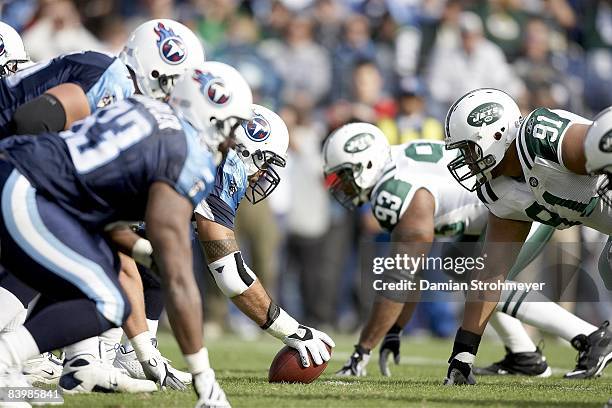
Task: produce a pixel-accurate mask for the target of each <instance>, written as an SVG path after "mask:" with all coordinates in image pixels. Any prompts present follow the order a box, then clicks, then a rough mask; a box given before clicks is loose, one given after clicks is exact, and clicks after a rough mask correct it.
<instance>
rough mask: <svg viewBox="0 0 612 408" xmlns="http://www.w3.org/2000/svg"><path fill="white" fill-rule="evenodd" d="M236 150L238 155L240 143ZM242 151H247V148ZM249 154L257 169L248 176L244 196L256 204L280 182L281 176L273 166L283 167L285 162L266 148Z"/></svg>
mask: <svg viewBox="0 0 612 408" xmlns="http://www.w3.org/2000/svg"><path fill="white" fill-rule="evenodd" d="M236 150H238V151H239V155H240V145H238V146H236ZM243 152H245V153H248V151H247V150H244V151H243ZM251 156H252V161H253V164H254V165H255V166H256V167H257V169H258V170H257V172H256V173H255V174H253V175H251V176H249V187H248V189H247V191H246V194H245V196H246V198H247V200H249V201H250V202H251V204H257V203H258V202H260V201H262V200H264V199H265V198H266V197H268V196H269V195H270V194H272V192H273V191H274V190H275V189H276V187H277V186H278V185H279V184H280V181H281V178H280V176H279V175H278V173H277V172H276V170H275V169H274V167H275V166H276V167H285V166H286V165H287V162H286V160H285V159H284V158H282V157H280V156H279V155H277V154H276V153H274V152H271V151H267V150H264V151H261V150H257V151H255V152H254V153H253V154H252V155H251Z"/></svg>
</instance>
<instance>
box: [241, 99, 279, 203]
mask: <svg viewBox="0 0 612 408" xmlns="http://www.w3.org/2000/svg"><path fill="white" fill-rule="evenodd" d="M288 147H289V131H288V130H287V125H285V122H284V121H283V120H282V119H281V117H280V116H278V115H277V114H276V113H274V112H272V111H271V110H270V109H268V108H265V107H263V106H261V105H256V104H253V117H252V119H251V120H245V121H243V122H242V124H241V126H240V127H238V128H237V129H236V146H235V150H236V152H237V153H238V157H240V158H241V159H242V161H243V162H244V164H245V165H246V167H247V174H248V176H249V188H248V190H247V193H246V197H247V199H248V200H249V201H250V202H251V203H253V204H255V203H258V202H260V201H261V200H263V199H264V198H266V197H267V196H269V195H270V194H272V191H274V189H275V188H276V186H278V184H279V183H280V176H279V175H278V173H277V172H276V170H275V169H274V167H275V166H278V167H285V165H286V164H287V162H286V158H287V148H288Z"/></svg>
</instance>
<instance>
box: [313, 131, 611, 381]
mask: <svg viewBox="0 0 612 408" xmlns="http://www.w3.org/2000/svg"><path fill="white" fill-rule="evenodd" d="M323 154H324V159H325V174H326V178H327V182H328V184H329V188H330V191H331V192H332V194H333V195H334V197H336V198H337V199H338V201H339V202H340V203H342V204H343V205H345V206H346V207H349V208H351V207H353V208H354V207H355V206H358V205H361V204H364V203H365V202H367V201H368V200H370V201H371V202H372V211H373V214H374V216H375V217H376V219H377V220H378V222H379V224H380V225H381V227H383V228H384V229H385V230H388V231H391V233H392V241H394V242H395V243H401V244H403V246H400V247H399V248H397V250H399V251H400V253H401V252H404V253H408V254H410V253H417V254H420V253H427V252H428V250H429V245H430V244H431V243H432V242H433V240H434V237H435V236H457V235H461V234H463V236H464V237H466V238H470V237H471V239H468V242H469V241H471V242H475V241H476V240H477V238H478V237H479V236H480V235H481V233H482V231H483V230H484V226H485V222H486V213H487V209H486V207H485V206H484V205H483V204H481V203H480V202H479V199H478V197H477V196H476V194H472V193H469V192H467V191H465V190H464V189H461V188H460V187H459V186H457V185H456V184H454V183H453V182H452V180H451V178H450V177H449V175H448V173H447V172H446V170H445V166H446V164H447V163H448V162H450V161H451V160H452V159H454V154H452V153H449V152H446V151H445V150H444V144H443V143H439V142H429V141H415V142H410V143H406V144H403V145H399V146H394V147H393V148H390V147H389V145H388V142H387V139H386V137H385V136H384V134H383V133H382V132H381V131H380V129H378V128H377V127H376V126H374V125H371V124H367V123H351V124H348V125H345V126H343V127H341V128H339V129H338V130H336V131H335V132H334V133H332V134H331V135H330V136H329V137H328V139H327V140H326V143H325V145H324V150H323ZM548 231H552V230H551V229H548V228H546V227H540V228H539V229H538V230H537V231H536V232H535V233H534V234H533V236H532V237H531V238H530V239H531V240H532V241H533V240H535V241H544V242H546V241H547V239H548V238H549V235H547V232H548ZM542 234H543V235H544V237H542ZM401 244H400V245H401ZM526 252H529V251H526ZM522 255H523V257H524V259H523V260H520V261H519V262H517V265H515V266H514V270H515V271H517V272H519V271H521V270H522V269H523V268H524V267H525V266H526V264H528V263H529V262H530V260H531V259H533V257H534V255H533V254H531V255H528V254H527V253H525V254H522ZM392 279H393V278H392ZM502 296H503V298H502V301H500V302H499V304H498V307H497V311H498V312H497V313H495V319H494V327H495V329H496V331H497V333H498V334H499V335H500V336H501V337H502V340H503V342H504V344H505V345H506V347H507V348H508V349H509V350H510V352H509V353H508V354H507V355H506V358H505V359H504V360H503V361H502V362H500V363H496V364H498V365H500V367H499V369H500V371H502V370H503V371H502V372H505V373H507V374H525V375H532V376H541V377H547V376H549V375H550V374H551V370H550V368H549V367H548V365H547V363H546V361H545V359H544V358H543V357H542V354H541V352H540V350H539V349H537V347H536V346H535V344H533V342H532V341H531V339H530V338H529V336H528V335H527V333H526V332H525V329H524V328H523V326H522V325H521V323H520V322H519V321H518V320H517V319H514V318H513V317H517V318H518V319H520V320H522V321H524V322H526V323H529V324H532V325H534V326H536V327H540V328H543V329H544V330H546V331H551V332H553V334H556V335H559V336H560V337H562V338H564V339H566V340H568V341H570V342H572V343H574V339H578V338H582V337H585V336H586V335H588V334H590V333H593V332H596V331H597V328H596V327H594V326H593V325H590V324H588V323H587V322H585V321H583V320H581V319H579V318H577V317H576V316H574V315H572V314H571V313H569V312H567V311H566V310H565V309H563V308H561V307H560V306H559V305H557V304H555V303H553V302H550V301H544V302H543V301H542V300H543V299H542V296H541V295H540V294H538V293H536V292H533V293H524V292H523V291H520V292H518V293H513V292H512V291H505V292H504V293H503V295H502ZM417 301H418V297H416V296H415V298H414V299H411V301H408V302H400V301H395V300H392V299H389V298H386V297H385V296H380V297H378V298H377V299H376V301H375V303H374V305H373V310H372V312H371V315H370V318H369V320H368V323H367V324H366V326H365V327H364V329H363V331H362V333H361V336H360V339H359V343H358V344H357V345H356V346H355V352H354V353H353V354H352V355H351V357H350V358H349V360H348V362H347V363H346V365H345V366H344V367H342V368H341V369H340V370H339V371H338V374H339V375H354V376H361V375H365V374H366V370H365V367H366V365H367V363H368V360H369V358H370V350H371V349H372V348H374V347H375V346H376V345H377V344H378V343H379V342H380V340H381V339H382V338H383V336H385V333H387V335H386V336H385V341H384V342H383V345H382V346H381V350H380V359H379V364H380V368H381V372H382V373H383V375H390V374H389V369H388V366H387V357H388V355H389V354H390V353H391V352H392V353H393V354H394V355H395V356H394V357H395V361H396V363H397V362H398V360H399V337H400V332H401V330H402V329H403V327H404V326H405V325H406V323H407V322H408V321H409V320H410V317H411V315H412V312H413V310H414V307H415V306H416V304H417ZM527 310H529V313H527ZM608 337H609V338H612V334H611V333H608ZM577 370H578V368H577ZM495 371H498V370H495ZM570 374H571V373H568V375H570Z"/></svg>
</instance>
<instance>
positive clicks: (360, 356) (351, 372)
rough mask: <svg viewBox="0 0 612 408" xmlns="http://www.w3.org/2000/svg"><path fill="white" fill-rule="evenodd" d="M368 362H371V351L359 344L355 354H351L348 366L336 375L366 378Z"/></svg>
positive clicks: (356, 346)
mask: <svg viewBox="0 0 612 408" xmlns="http://www.w3.org/2000/svg"><path fill="white" fill-rule="evenodd" d="M368 361H370V350H367V349H365V348H363V347H361V346H360V345H359V344H357V345H355V351H354V352H353V354H351V356H350V357H349V359H348V361H347V362H346V364H345V365H344V366H343V367H342V368H341V369H340V370H338V371H337V372H336V375H338V376H354V377H365V376H366V375H367V374H368V373H367V371H366V366H367V365H368Z"/></svg>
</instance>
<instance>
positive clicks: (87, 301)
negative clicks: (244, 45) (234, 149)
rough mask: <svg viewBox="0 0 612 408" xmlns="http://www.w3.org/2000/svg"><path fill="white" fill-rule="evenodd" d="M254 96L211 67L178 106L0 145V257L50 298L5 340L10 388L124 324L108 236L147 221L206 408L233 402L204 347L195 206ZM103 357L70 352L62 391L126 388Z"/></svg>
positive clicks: (133, 106)
mask: <svg viewBox="0 0 612 408" xmlns="http://www.w3.org/2000/svg"><path fill="white" fill-rule="evenodd" d="M221 96H222V97H223V99H220V97H221ZM251 99H252V96H251V91H250V89H249V87H248V85H247V83H246V81H245V80H244V78H242V76H240V74H239V73H238V72H237V71H236V70H235V69H233V68H232V67H229V66H227V65H225V64H221V63H214V62H208V63H204V64H202V65H201V66H200V67H198V68H197V69H195V70H190V71H188V73H186V74H184V75H183V77H182V79H180V80H179V81H178V82H177V84H176V85H175V87H174V89H173V92H172V95H171V99H170V106H169V105H167V104H164V103H160V102H158V101H155V100H152V99H149V98H145V97H138V96H136V97H131V98H128V99H127V100H125V101H121V102H118V103H115V104H113V105H110V106H108V107H106V108H103V109H101V110H99V111H98V112H97V113H96V114H94V115H92V116H90V117H88V118H87V119H85V120H83V121H80V122H77V123H76V124H75V125H74V126H73V127H72V128H71V129H70V130H69V131H67V132H62V133H60V134H55V133H47V134H44V135H39V136H21V137H13V138H8V139H6V140H5V141H3V142H2V143H1V144H0V155H1V160H0V169H1V170H0V173H1V174H2V176H0V177H1V179H2V182H1V184H2V191H3V193H2V196H1V199H0V200H1V201H0V204H1V205H0V207H1V208H2V214H1V215H2V216H1V217H0V236H1V239H2V246H3V251H2V253H1V255H0V256H1V258H0V261H1V263H2V266H3V267H5V268H6V269H8V270H9V271H10V272H11V273H13V274H15V275H16V276H17V277H18V278H19V279H21V280H23V281H24V282H25V283H26V284H28V285H30V286H31V287H32V288H34V289H35V290H37V291H39V292H40V293H41V294H42V295H43V296H44V295H45V294H50V293H53V299H54V301H53V302H50V303H49V304H48V305H47V306H46V307H44V308H43V309H42V310H41V311H40V312H38V313H37V314H35V315H34V316H33V317H32V318H31V319H29V320H28V321H27V322H26V323H25V325H23V326H20V327H18V328H17V329H16V330H15V331H13V332H9V333H3V334H1V335H0V372H1V373H2V374H0V383H2V386H11V385H14V384H15V382H18V383H19V384H21V383H22V378H23V377H21V376H20V373H18V372H15V371H14V367H16V366H19V364H20V363H22V362H23V361H25V360H26V359H27V358H29V357H31V356H34V355H36V354H39V353H40V352H41V351H43V352H44V351H50V350H54V349H57V348H60V347H63V346H66V345H68V344H73V343H75V342H76V341H79V340H82V339H85V338H88V337H91V336H97V335H99V334H100V333H102V332H103V331H105V330H107V329H109V328H111V327H117V326H120V325H121V324H122V323H123V322H124V321H125V319H126V317H127V315H128V314H129V304H128V302H127V299H126V298H125V296H124V294H123V291H122V289H121V287H120V285H119V282H118V279H117V272H118V268H119V263H118V258H117V255H116V253H115V252H114V251H113V250H112V249H111V248H110V247H109V246H108V244H107V243H106V241H105V239H104V237H103V233H104V228H105V226H106V225H108V224H110V223H112V222H117V221H122V220H131V219H135V220H138V219H145V220H146V221H147V226H148V234H149V237H150V239H151V244H152V246H153V248H155V250H156V251H155V257H156V265H157V266H158V268H159V271H160V273H161V276H162V280H163V281H164V288H165V290H166V293H167V300H168V304H167V306H168V315H169V318H170V321H171V323H172V326H173V328H174V332H175V336H176V338H177V341H178V343H179V345H180V348H181V351H182V352H183V354H184V356H185V359H186V361H187V364H188V366H189V370H190V372H191V373H192V374H193V376H194V386H195V389H196V392H197V393H198V395H199V398H200V399H199V404H200V405H201V406H221V407H225V406H229V403H228V402H227V399H226V397H225V394H224V393H223V391H222V390H221V388H220V387H219V384H218V383H217V382H216V380H215V376H214V372H213V370H212V369H211V368H210V364H209V360H208V354H207V351H206V348H204V347H203V346H202V314H201V300H200V295H199V292H198V289H197V285H196V282H195V279H194V275H193V270H192V265H191V243H190V220H191V216H192V212H193V208H194V206H195V205H197V204H198V203H199V202H200V201H201V200H202V199H203V198H205V197H206V196H207V195H208V193H209V192H210V191H211V189H212V188H213V184H214V174H215V171H216V170H215V163H214V156H213V154H212V153H211V151H210V150H208V149H215V148H217V146H218V145H219V139H220V138H225V137H228V136H229V134H227V133H223V132H224V131H225V129H233V128H235V124H236V123H239V122H240V120H244V119H248V118H250V116H251ZM221 100H223V101H224V102H227V103H225V104H224V105H225V106H224V108H225V110H224V112H225V113H226V114H227V116H224V117H222V118H220V117H218V113H219V111H218V109H215V108H211V107H214V106H216V105H217V106H218V105H219V104H220V101H221ZM213 115H216V116H213ZM220 122H227V123H225V124H224V123H220ZM225 125H227V126H225ZM207 146H208V148H207ZM146 358H147V356H143V359H146ZM96 364H97V362H96V360H95V359H92V358H89V357H88V356H87V355H76V356H74V357H73V358H69V357H68V356H67V357H66V362H65V365H66V367H68V370H70V368H71V367H72V368H75V370H74V375H73V376H72V385H71V386H70V384H68V383H69V381H68V376H65V378H66V380H65V381H64V383H63V384H61V385H62V388H63V389H64V392H70V391H71V390H73V389H75V388H79V387H84V388H89V387H92V386H93V387H104V388H106V389H107V390H108V391H113V390H117V389H119V388H120V387H121V385H120V384H119V383H118V382H116V380H115V379H114V378H104V379H101V378H97V376H98V373H99V371H97V370H95V369H93V366H95V365H96ZM84 367H89V368H92V369H91V370H88V369H86V368H85V369H84ZM76 368H78V370H77V369H76ZM145 369H148V370H164V369H165V367H164V366H163V365H162V366H157V367H154V366H152V365H151V366H147V368H145ZM154 376H156V377H159V376H163V374H161V373H158V374H155V375H154ZM63 378H64V377H63ZM17 380H20V381H17ZM140 384H141V386H142V391H153V390H155V389H156V385H155V383H154V382H152V381H148V382H147V381H141V382H140Z"/></svg>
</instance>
